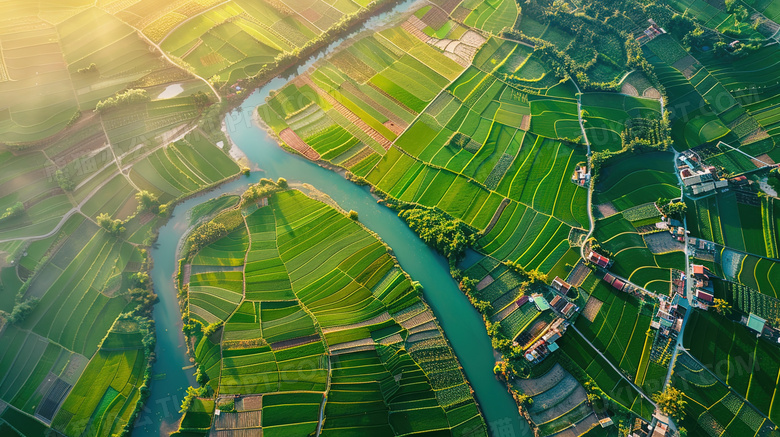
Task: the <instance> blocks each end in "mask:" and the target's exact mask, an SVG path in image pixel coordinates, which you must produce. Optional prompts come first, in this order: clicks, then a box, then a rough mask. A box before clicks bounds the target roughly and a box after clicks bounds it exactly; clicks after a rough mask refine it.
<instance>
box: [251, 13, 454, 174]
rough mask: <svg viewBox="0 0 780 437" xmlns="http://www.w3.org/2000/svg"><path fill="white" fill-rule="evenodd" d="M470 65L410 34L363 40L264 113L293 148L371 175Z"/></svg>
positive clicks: (392, 31)
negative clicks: (402, 135)
mask: <svg viewBox="0 0 780 437" xmlns="http://www.w3.org/2000/svg"><path fill="white" fill-rule="evenodd" d="M462 70H463V67H462V66H460V65H459V64H457V63H456V62H455V61H453V60H451V59H450V58H448V57H446V56H444V55H443V54H442V53H441V52H440V51H438V50H437V49H434V48H432V47H431V46H429V45H427V44H425V43H424V42H423V41H421V40H420V39H418V38H417V37H415V36H413V35H412V34H410V33H409V32H407V31H406V30H405V29H404V28H398V27H394V28H389V29H386V30H383V31H381V32H378V33H377V34H376V35H372V36H367V37H364V38H361V39H359V40H357V41H355V42H353V43H351V44H349V45H347V46H346V47H344V48H342V49H341V50H340V51H338V52H337V53H335V54H334V55H332V56H330V57H329V58H327V59H326V60H325V61H322V62H321V63H320V65H318V68H317V69H316V70H315V71H313V72H312V73H310V74H305V75H303V76H300V77H298V78H296V79H295V80H294V81H293V83H291V84H288V85H287V86H285V87H284V88H283V89H282V90H280V91H279V92H277V93H275V94H274V95H273V97H272V98H271V99H270V100H269V102H268V103H267V104H266V105H263V106H261V107H260V108H259V112H260V116H261V118H262V119H263V120H264V121H265V122H266V123H267V124H268V125H269V126H270V127H271V128H272V129H274V131H275V132H276V133H277V134H278V135H279V136H280V138H281V140H282V141H284V142H285V143H286V144H287V145H288V146H290V147H292V148H294V149H296V150H297V151H298V152H300V153H301V154H303V155H305V156H306V157H308V158H310V159H324V160H327V161H330V162H332V163H334V164H337V165H339V166H342V167H345V168H348V169H350V170H351V171H352V172H353V173H355V174H358V175H361V176H363V175H365V174H366V173H367V170H369V169H370V167H371V166H373V165H374V164H375V163H376V161H377V160H378V159H379V157H380V156H381V155H383V154H384V153H385V151H386V150H387V149H388V148H389V147H390V144H391V142H392V141H394V140H395V139H396V138H397V137H398V135H399V134H400V133H401V132H402V131H404V130H405V129H406V128H407V127H408V126H409V123H410V122H411V121H412V120H413V119H414V116H415V115H416V114H417V113H419V112H421V111H422V110H423V109H425V107H426V105H427V104H428V103H430V102H431V101H432V100H433V99H434V98H435V97H436V95H437V94H438V93H439V91H441V89H442V88H443V87H445V86H446V85H447V83H448V82H449V81H450V80H453V79H455V78H456V77H457V76H458V74H460V72H461V71H462Z"/></svg>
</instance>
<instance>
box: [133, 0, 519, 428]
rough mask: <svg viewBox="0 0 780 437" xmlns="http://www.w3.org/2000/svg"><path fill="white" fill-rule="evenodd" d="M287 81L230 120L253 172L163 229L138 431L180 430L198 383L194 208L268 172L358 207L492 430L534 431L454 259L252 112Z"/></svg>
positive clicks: (374, 22)
mask: <svg viewBox="0 0 780 437" xmlns="http://www.w3.org/2000/svg"><path fill="white" fill-rule="evenodd" d="M413 3H414V0H409V1H407V2H404V3H401V4H399V5H398V6H396V7H395V8H393V9H392V10H390V11H388V12H386V13H383V14H380V15H378V16H376V17H374V18H372V19H370V20H368V21H367V22H366V24H365V25H364V26H363V29H362V30H363V31H364V30H366V29H369V30H371V29H377V28H380V27H382V26H386V25H388V24H390V23H393V22H394V21H397V20H398V17H399V16H400V15H401V14H403V12H404V11H407V10H408V9H409V8H410V6H411V5H412V4H413ZM341 41H342V40H340V41H336V42H334V43H333V44H331V45H330V46H328V47H327V48H326V49H325V50H323V51H322V52H321V53H320V54H319V55H317V56H316V57H315V58H312V59H310V60H309V61H308V62H307V63H306V64H304V65H302V66H300V67H299V71H304V70H306V69H308V68H309V67H310V66H311V64H312V63H313V62H314V61H316V59H317V58H320V57H322V56H324V55H325V54H327V53H329V52H330V51H332V50H333V49H335V48H336V47H337V46H338V44H339V43H340V42H341ZM286 82H287V79H285V78H281V77H279V78H276V79H274V80H272V81H271V82H269V83H268V84H267V85H266V86H264V87H263V88H261V89H258V90H256V91H255V92H254V93H252V95H251V96H250V97H249V98H248V99H247V100H246V101H245V102H244V103H243V104H242V105H241V107H240V108H239V109H237V110H235V111H233V112H232V113H230V114H228V116H227V117H226V119H225V124H226V127H227V131H228V134H229V135H230V138H231V139H232V141H233V142H234V144H235V146H237V147H239V148H240V149H241V150H242V151H243V152H244V153H245V154H246V156H247V158H248V159H249V161H251V163H252V166H253V170H254V171H252V174H251V175H250V176H248V177H241V178H240V179H239V180H236V181H233V182H229V183H226V184H224V185H222V186H220V187H219V188H217V189H215V190H212V191H209V192H207V193H204V194H201V195H199V196H197V197H194V198H191V199H189V200H187V201H185V202H182V203H181V204H179V205H177V206H176V208H175V209H174V211H173V217H172V218H171V219H170V221H169V222H168V223H167V224H166V225H165V226H163V227H162V229H161V230H160V237H159V239H158V240H157V243H156V244H155V246H154V248H153V249H152V251H151V255H152V257H153V259H154V268H153V269H152V272H151V275H152V279H153V281H154V284H155V291H156V293H157V294H158V295H159V298H160V302H159V303H158V304H157V305H155V308H154V319H155V323H156V327H157V348H156V353H157V361H156V363H155V364H154V367H153V375H154V377H153V379H152V382H151V387H150V388H151V396H150V398H149V400H148V401H147V403H146V407H145V408H144V410H143V412H142V413H141V415H140V416H139V418H138V421H137V422H136V425H135V429H134V431H133V436H135V437H138V436H158V435H167V433H169V432H171V431H174V430H175V429H176V423H177V421H178V420H179V418H180V414H179V413H178V410H179V406H180V405H181V400H182V398H183V397H184V394H185V390H186V388H187V386H189V385H194V384H195V381H194V378H193V373H194V369H192V368H191V366H192V363H190V361H189V358H188V357H187V356H186V347H185V343H184V336H183V334H182V332H181V328H182V322H181V313H180V311H179V306H178V302H177V299H176V290H175V288H174V283H173V275H174V273H175V269H176V265H177V259H176V251H177V246H178V244H179V241H180V240H181V238H182V236H183V235H184V233H185V232H186V231H187V229H188V228H189V214H188V212H189V211H190V210H191V209H192V208H193V207H195V206H196V205H198V204H200V203H202V202H205V201H207V200H209V199H212V198H215V197H218V196H221V195H223V194H225V193H240V192H242V191H243V190H244V189H245V188H246V187H247V186H248V185H249V184H250V183H255V182H257V181H258V180H259V179H260V178H262V177H269V178H273V179H276V178H279V177H284V178H286V179H287V180H288V181H289V182H290V183H296V182H297V183H308V184H311V185H313V186H314V187H316V188H317V189H318V190H320V191H322V192H324V193H325V194H327V195H329V196H330V197H331V198H332V199H333V200H335V201H336V203H338V204H339V206H341V208H343V209H345V210H350V209H352V210H355V211H357V212H358V214H359V217H360V222H361V223H363V224H364V225H365V226H366V227H368V228H369V229H371V230H372V231H374V232H376V233H377V234H378V235H379V236H380V237H381V238H382V240H384V241H385V242H386V243H387V244H388V245H389V246H390V247H391V248H392V249H393V252H394V253H395V255H396V257H397V258H398V261H399V262H400V264H401V267H402V268H403V269H404V270H406V271H407V272H408V273H409V274H410V275H411V276H412V278H413V279H414V280H416V281H419V282H420V283H421V284H422V286H423V287H424V296H425V299H426V301H427V302H428V304H429V305H430V306H431V307H432V308H433V310H434V313H435V314H436V317H437V318H438V319H439V322H440V324H441V326H442V328H443V329H444V332H445V334H446V336H447V338H448V339H449V340H450V343H451V344H452V346H453V348H454V350H455V353H456V354H457V356H458V359H459V360H460V363H461V365H462V366H463V368H464V370H465V373H466V376H467V378H468V380H469V382H470V383H471V385H472V387H473V388H474V390H475V392H476V398H477V400H478V402H479V404H480V406H481V408H482V412H483V413H484V416H485V420H486V422H487V424H488V427H489V429H490V428H492V430H493V431H494V434H500V435H502V436H512V437H526V436H530V435H531V430H530V428H529V427H528V424H527V423H526V422H525V420H523V419H522V418H521V417H520V415H519V414H518V412H517V407H516V405H515V403H514V400H513V399H512V397H511V396H510V395H509V393H507V391H506V388H505V387H504V386H503V384H502V383H500V382H499V381H498V380H496V378H495V376H494V375H493V365H494V363H495V358H494V355H493V354H494V351H493V349H492V347H491V343H490V339H489V337H488V335H487V332H486V331H485V325H484V323H483V321H482V317H481V316H480V315H479V313H478V312H477V311H476V310H475V309H474V308H473V307H472V306H471V304H470V303H469V301H468V300H467V299H466V297H465V296H464V295H463V293H462V292H460V290H459V289H458V287H457V284H456V283H455V281H454V280H453V279H452V277H451V276H450V274H449V267H448V265H447V262H446V260H445V259H444V258H443V257H442V256H440V255H439V254H437V253H436V252H435V251H434V250H432V249H431V248H429V247H428V246H427V245H426V244H425V243H423V242H422V241H421V240H420V239H419V238H418V237H417V235H416V234H414V233H413V232H412V231H411V230H410V229H409V227H408V226H407V225H406V224H405V223H404V222H403V220H401V219H400V218H399V217H398V216H397V215H396V213H395V212H393V211H392V210H390V209H389V208H387V207H385V206H382V205H380V204H377V202H376V199H375V198H374V197H373V196H372V195H371V193H370V192H369V190H368V188H367V187H360V186H358V185H356V184H353V183H352V182H349V181H348V180H346V179H345V178H344V177H343V176H341V175H340V174H338V173H336V172H333V171H331V170H327V169H325V168H322V167H320V166H318V165H316V164H314V163H313V162H310V161H308V160H306V159H305V158H303V157H300V156H297V155H292V154H290V153H288V152H286V151H285V150H283V149H282V148H281V147H279V145H278V144H277V142H276V141H275V140H274V139H272V138H271V137H269V136H268V134H267V133H266V132H265V131H264V130H263V129H261V128H260V127H259V126H257V125H256V124H255V122H254V121H253V117H252V115H253V113H254V111H255V110H256V107H257V106H258V105H260V104H262V103H264V101H265V98H266V97H267V96H268V94H269V92H270V91H272V90H274V89H278V88H281V87H282V86H283V85H284V84H285V83H286ZM472 256H473V254H472Z"/></svg>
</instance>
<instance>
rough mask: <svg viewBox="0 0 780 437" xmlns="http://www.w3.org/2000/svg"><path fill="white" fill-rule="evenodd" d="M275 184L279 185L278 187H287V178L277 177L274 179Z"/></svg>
mask: <svg viewBox="0 0 780 437" xmlns="http://www.w3.org/2000/svg"><path fill="white" fill-rule="evenodd" d="M276 185H278V186H279V188H287V187H288V184H287V179H285V178H279V179H278V180H277V181H276Z"/></svg>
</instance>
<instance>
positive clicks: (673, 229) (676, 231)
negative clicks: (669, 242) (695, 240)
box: [667, 226, 691, 243]
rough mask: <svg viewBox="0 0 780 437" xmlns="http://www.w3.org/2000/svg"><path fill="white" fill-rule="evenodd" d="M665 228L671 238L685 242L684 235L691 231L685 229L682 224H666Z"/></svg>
mask: <svg viewBox="0 0 780 437" xmlns="http://www.w3.org/2000/svg"><path fill="white" fill-rule="evenodd" d="M667 229H669V233H670V234H672V238H674V239H675V240H677V241H679V242H681V243H683V242H685V236H686V235H688V234H690V233H691V231H686V230H685V228H684V227H682V226H667Z"/></svg>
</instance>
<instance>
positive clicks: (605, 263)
mask: <svg viewBox="0 0 780 437" xmlns="http://www.w3.org/2000/svg"><path fill="white" fill-rule="evenodd" d="M588 261H590V262H592V263H593V264H596V265H597V266H599V267H601V268H603V269H607V268H609V266H611V265H612V260H610V259H609V258H607V257H606V256H603V255H601V254H598V253H596V252H594V251H592V250H591V251H590V254H588Z"/></svg>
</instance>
